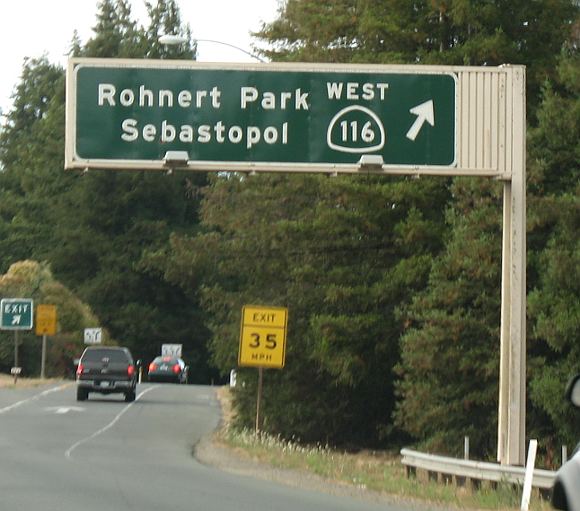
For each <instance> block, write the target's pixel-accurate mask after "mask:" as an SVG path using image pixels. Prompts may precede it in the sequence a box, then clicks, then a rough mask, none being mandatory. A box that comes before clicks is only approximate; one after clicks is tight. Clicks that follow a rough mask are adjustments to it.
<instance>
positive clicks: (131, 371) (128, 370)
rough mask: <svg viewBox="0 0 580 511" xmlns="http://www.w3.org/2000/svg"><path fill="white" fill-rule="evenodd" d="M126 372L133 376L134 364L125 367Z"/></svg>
mask: <svg viewBox="0 0 580 511" xmlns="http://www.w3.org/2000/svg"><path fill="white" fill-rule="evenodd" d="M127 374H128V375H129V376H133V375H134V374H135V366H134V365H130V366H129V367H127Z"/></svg>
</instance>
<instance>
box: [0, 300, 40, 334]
mask: <svg viewBox="0 0 580 511" xmlns="http://www.w3.org/2000/svg"><path fill="white" fill-rule="evenodd" d="M0 311H1V313H0V317H1V323H0V328H1V329H2V330H31V329H32V318H33V301H32V300H31V299H29V298H3V299H2V300H0Z"/></svg>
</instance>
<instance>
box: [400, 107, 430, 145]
mask: <svg viewBox="0 0 580 511" xmlns="http://www.w3.org/2000/svg"><path fill="white" fill-rule="evenodd" d="M409 112H411V113H412V114H414V115H416V116H417V118H416V119H415V122H414V123H413V126H411V128H410V129H409V131H407V138H408V139H409V140H413V141H414V140H415V139H416V138H417V135H418V134H419V131H421V128H422V127H423V124H425V121H427V122H428V123H429V124H430V125H431V126H435V115H434V114H433V100H432V99H430V100H429V101H425V103H421V104H420V105H417V106H416V107H413V108H411V109H410V110H409Z"/></svg>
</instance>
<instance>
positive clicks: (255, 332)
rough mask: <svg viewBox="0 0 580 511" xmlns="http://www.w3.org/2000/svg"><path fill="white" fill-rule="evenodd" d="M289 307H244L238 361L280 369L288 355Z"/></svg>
mask: <svg viewBox="0 0 580 511" xmlns="http://www.w3.org/2000/svg"><path fill="white" fill-rule="evenodd" d="M287 325H288V309H287V308H285V307H262V306H258V305H245V306H244V307H243V308H242V325H241V332H240V350H239V354H238V364H239V365H240V366H246V367H266V368H276V369H281V368H282V367H284V363H285V355H286V332H287Z"/></svg>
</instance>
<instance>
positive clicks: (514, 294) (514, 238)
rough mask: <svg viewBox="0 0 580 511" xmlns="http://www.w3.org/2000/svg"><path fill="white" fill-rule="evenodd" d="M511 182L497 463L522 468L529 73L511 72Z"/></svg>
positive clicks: (506, 215) (505, 240)
mask: <svg viewBox="0 0 580 511" xmlns="http://www.w3.org/2000/svg"><path fill="white" fill-rule="evenodd" d="M512 97H513V111H512V119H511V120H512V137H513V138H512V144H513V145H512V148H511V156H512V159H511V162H510V163H511V165H512V173H511V180H509V181H506V182H505V183H504V196H503V241H502V293H501V303H502V306H501V330H500V391H499V407H498V408H499V409H498V446H497V459H498V461H499V462H500V463H501V464H502V465H521V466H523V465H524V459H525V443H526V129H525V128H526V126H525V123H526V117H525V73H524V71H523V70H521V71H518V70H516V72H514V73H513V83H512Z"/></svg>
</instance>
